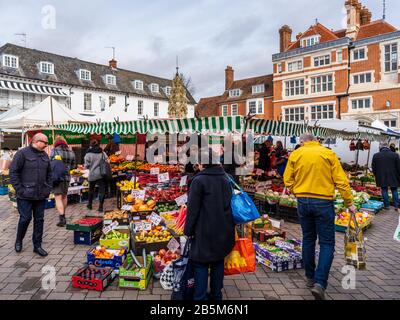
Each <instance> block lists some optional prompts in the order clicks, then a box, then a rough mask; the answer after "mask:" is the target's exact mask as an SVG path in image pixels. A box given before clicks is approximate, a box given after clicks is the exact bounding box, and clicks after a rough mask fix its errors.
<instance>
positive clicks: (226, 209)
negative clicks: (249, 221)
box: [185, 165, 235, 300]
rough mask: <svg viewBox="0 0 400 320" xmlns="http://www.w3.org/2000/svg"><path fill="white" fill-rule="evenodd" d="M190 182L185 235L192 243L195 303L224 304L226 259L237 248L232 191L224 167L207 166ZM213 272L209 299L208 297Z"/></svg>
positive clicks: (191, 254) (191, 256)
mask: <svg viewBox="0 0 400 320" xmlns="http://www.w3.org/2000/svg"><path fill="white" fill-rule="evenodd" d="M203 167H204V170H203V171H201V172H200V173H198V174H197V175H196V176H195V177H194V178H193V181H192V182H191V185H190V190H189V198H188V212H187V217H186V223H185V235H186V236H188V237H190V238H192V239H191V250H190V258H191V259H192V263H193V268H194V273H195V293H194V300H207V298H209V299H212V300H222V292H221V290H222V288H223V282H224V259H225V257H226V256H228V255H229V253H230V252H231V251H232V249H233V247H234V245H235V224H234V222H233V217H232V209H231V198H232V189H231V186H230V183H229V180H228V178H227V177H226V173H225V171H224V169H223V168H222V166H221V165H204V166H203ZM209 269H211V281H210V289H211V292H210V296H209V297H207V286H208V275H209V274H208V273H209V271H208V270H209Z"/></svg>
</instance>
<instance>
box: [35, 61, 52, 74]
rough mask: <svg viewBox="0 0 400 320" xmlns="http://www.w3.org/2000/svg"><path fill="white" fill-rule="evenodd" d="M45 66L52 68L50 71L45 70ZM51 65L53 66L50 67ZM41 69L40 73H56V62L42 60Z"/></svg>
mask: <svg viewBox="0 0 400 320" xmlns="http://www.w3.org/2000/svg"><path fill="white" fill-rule="evenodd" d="M44 66H47V68H48V70H50V71H45V70H44V69H43V67H44ZM49 66H51V67H50V68H49ZM39 70H40V73H43V74H54V63H52V62H49V61H40V63H39Z"/></svg>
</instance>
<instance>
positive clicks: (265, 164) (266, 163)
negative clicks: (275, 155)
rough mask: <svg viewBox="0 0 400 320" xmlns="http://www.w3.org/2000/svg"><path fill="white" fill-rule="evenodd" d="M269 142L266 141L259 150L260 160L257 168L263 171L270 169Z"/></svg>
mask: <svg viewBox="0 0 400 320" xmlns="http://www.w3.org/2000/svg"><path fill="white" fill-rule="evenodd" d="M270 153H271V142H270V141H269V140H266V141H265V142H264V143H263V145H262V146H261V149H260V158H259V160H258V168H259V169H261V170H264V171H269V170H270V169H271V157H270Z"/></svg>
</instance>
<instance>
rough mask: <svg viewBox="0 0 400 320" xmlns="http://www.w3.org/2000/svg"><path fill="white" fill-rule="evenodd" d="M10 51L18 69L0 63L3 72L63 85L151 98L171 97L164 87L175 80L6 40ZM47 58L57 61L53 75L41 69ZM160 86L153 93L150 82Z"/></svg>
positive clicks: (4, 49) (5, 48)
mask: <svg viewBox="0 0 400 320" xmlns="http://www.w3.org/2000/svg"><path fill="white" fill-rule="evenodd" d="M4 53H5V54H11V55H15V56H18V58H19V68H18V69H13V68H7V67H4V66H2V65H0V74H5V75H10V76H16V77H22V78H27V79H31V80H42V81H48V82H53V83H58V84H62V85H71V86H80V87H84V88H91V89H102V90H113V91H119V92H121V93H130V94H134V95H140V96H144V97H148V98H156V99H163V100H168V96H167V95H166V93H165V91H164V88H165V87H166V86H169V87H172V80H169V79H164V78H160V77H156V76H151V75H147V74H143V73H139V72H134V71H129V70H124V69H120V68H117V69H113V68H111V67H109V66H108V65H101V64H96V63H92V62H87V61H83V60H80V59H77V58H71V57H66V56H61V55H58V54H53V53H48V52H44V51H39V50H36V49H29V48H25V47H21V46H17V45H14V44H10V43H7V44H5V45H4V46H2V47H0V55H1V54H4ZM41 61H47V62H51V63H53V64H54V75H46V74H43V73H41V72H40V71H39V63H40V62H41ZM79 69H86V70H89V71H91V78H92V79H91V81H84V80H81V79H80V78H79V76H78V70H79ZM107 74H110V75H114V76H116V85H115V86H112V85H107V84H106V83H105V81H104V80H105V75H107ZM134 80H141V81H143V89H144V90H135V89H134V87H133V85H132V82H133V81H134ZM151 83H157V84H158V85H159V93H153V92H151V90H150V84H151ZM187 98H188V100H189V103H190V104H196V101H195V100H194V98H193V97H192V95H191V94H190V93H189V92H187Z"/></svg>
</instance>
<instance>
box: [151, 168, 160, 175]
mask: <svg viewBox="0 0 400 320" xmlns="http://www.w3.org/2000/svg"><path fill="white" fill-rule="evenodd" d="M150 174H160V168H151V169H150Z"/></svg>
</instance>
